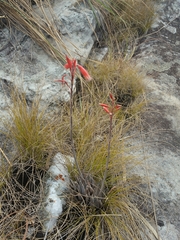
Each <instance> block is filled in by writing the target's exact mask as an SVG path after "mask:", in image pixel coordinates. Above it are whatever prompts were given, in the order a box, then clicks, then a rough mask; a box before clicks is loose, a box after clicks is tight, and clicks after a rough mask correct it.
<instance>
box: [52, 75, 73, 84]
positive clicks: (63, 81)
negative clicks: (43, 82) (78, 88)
mask: <svg viewBox="0 0 180 240" xmlns="http://www.w3.org/2000/svg"><path fill="white" fill-rule="evenodd" d="M65 76H66V75H63V76H62V79H56V80H54V82H60V83H62V85H67V86H68V87H69V85H68V83H67V82H66V80H65V79H64V78H65Z"/></svg>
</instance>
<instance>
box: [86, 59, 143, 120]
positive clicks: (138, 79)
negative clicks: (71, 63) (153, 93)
mask: <svg viewBox="0 0 180 240" xmlns="http://www.w3.org/2000/svg"><path fill="white" fill-rule="evenodd" d="M86 66H87V69H88V70H89V72H90V73H91V75H92V76H94V81H93V83H92V86H91V85H89V86H88V87H89V92H90V93H88V95H90V94H92V95H93V97H92V95H90V96H91V98H95V99H96V101H97V102H102V101H103V100H104V97H105V96H108V94H109V92H113V93H114V95H115V98H116V102H117V103H118V104H121V105H122V111H120V112H119V118H120V119H121V121H123V119H124V120H125V119H127V118H129V120H130V119H132V120H133V119H135V118H136V119H138V118H137V116H138V113H140V112H142V111H143V109H144V107H145V104H146V99H145V85H144V81H143V76H142V75H141V74H140V73H139V72H138V69H137V68H136V67H135V66H134V65H133V64H132V63H130V62H129V61H125V60H123V59H121V58H118V59H116V58H115V57H112V56H111V55H109V56H108V57H107V58H106V59H105V60H103V61H102V62H101V63H98V62H96V63H94V62H89V63H88V64H87V65H86ZM129 123H130V121H129Z"/></svg>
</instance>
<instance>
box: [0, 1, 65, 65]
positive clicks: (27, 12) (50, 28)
mask: <svg viewBox="0 0 180 240" xmlns="http://www.w3.org/2000/svg"><path fill="white" fill-rule="evenodd" d="M34 2H36V5H37V7H38V9H39V12H37V13H36V12H35V11H34V9H33V7H32V4H31V1H26V0H19V1H16V0H10V1H9V0H8V1H7V0H2V1H1V2H0V11H1V12H2V15H5V17H6V20H7V21H8V22H9V24H10V25H11V24H12V25H13V26H14V27H15V28H17V29H19V30H21V31H22V32H24V33H25V34H27V35H28V36H30V37H31V38H32V39H33V40H34V41H35V42H36V43H37V44H38V45H40V46H41V47H42V48H43V49H44V50H45V51H46V52H47V53H48V54H50V55H51V56H52V57H53V58H55V59H57V60H61V61H64V53H62V51H66V52H68V49H66V47H65V45H64V43H63V41H62V39H61V34H60V33H59V31H57V29H56V24H55V22H54V20H55V16H54V14H53V11H52V8H51V3H50V1H49V0H45V1H42V0H35V1H34ZM47 36H50V37H51V39H52V40H53V42H52V41H50V40H49V39H48V37H47Z"/></svg>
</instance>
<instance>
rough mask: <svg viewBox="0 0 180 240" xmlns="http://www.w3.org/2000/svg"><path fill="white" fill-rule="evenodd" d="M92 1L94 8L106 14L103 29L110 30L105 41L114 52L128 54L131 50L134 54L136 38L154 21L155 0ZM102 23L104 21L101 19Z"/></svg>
mask: <svg viewBox="0 0 180 240" xmlns="http://www.w3.org/2000/svg"><path fill="white" fill-rule="evenodd" d="M90 3H91V4H90V6H91V8H92V9H93V6H95V7H96V8H98V10H99V11H101V13H102V14H103V16H104V22H105V23H104V24H103V29H104V30H106V31H107V32H108V35H107V36H106V40H105V39H104V41H103V42H105V43H106V44H108V45H109V46H111V49H112V50H113V49H114V53H117V52H118V53H119V54H122V53H124V54H125V55H126V53H127V51H129V50H131V51H132V54H133V50H134V46H135V39H137V38H139V37H141V36H142V35H144V34H145V33H146V32H147V31H148V30H149V28H150V27H151V24H152V22H153V19H154V6H153V5H154V3H153V1H152V0H116V1H113V0H112V1H107V0H105V1H104V0H103V1H102V0H91V1H90ZM97 19H98V17H97ZM100 24H102V23H101V22H100V21H99V25H100ZM100 38H102V36H101V37H100ZM100 45H101V42H100Z"/></svg>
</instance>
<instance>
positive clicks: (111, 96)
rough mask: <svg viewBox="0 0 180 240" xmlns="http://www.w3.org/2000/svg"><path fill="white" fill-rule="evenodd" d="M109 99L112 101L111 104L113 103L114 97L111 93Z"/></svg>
mask: <svg viewBox="0 0 180 240" xmlns="http://www.w3.org/2000/svg"><path fill="white" fill-rule="evenodd" d="M109 97H110V99H111V100H112V102H115V98H114V96H113V95H112V93H110V94H109Z"/></svg>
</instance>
